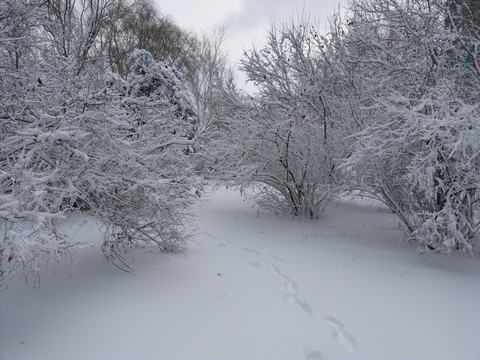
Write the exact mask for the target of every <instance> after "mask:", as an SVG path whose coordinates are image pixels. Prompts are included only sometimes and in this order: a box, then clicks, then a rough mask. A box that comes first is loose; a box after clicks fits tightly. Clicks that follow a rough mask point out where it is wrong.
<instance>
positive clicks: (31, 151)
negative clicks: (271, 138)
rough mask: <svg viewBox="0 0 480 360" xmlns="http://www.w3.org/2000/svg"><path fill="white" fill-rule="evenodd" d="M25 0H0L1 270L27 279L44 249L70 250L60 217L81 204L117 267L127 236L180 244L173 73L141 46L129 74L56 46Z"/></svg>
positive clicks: (179, 100)
mask: <svg viewBox="0 0 480 360" xmlns="http://www.w3.org/2000/svg"><path fill="white" fill-rule="evenodd" d="M30 5H31V4H29V3H27V4H23V5H22V7H17V6H16V5H15V2H7V3H5V4H2V5H0V10H1V11H2V12H4V13H5V14H7V15H8V16H0V18H1V19H2V20H1V23H0V26H1V27H0V36H1V37H2V38H3V40H2V41H1V42H0V72H1V74H0V79H1V82H0V117H1V121H2V127H1V133H0V161H1V171H0V221H1V223H0V228H1V231H2V237H1V239H2V240H1V241H2V242H1V244H0V256H1V268H0V270H1V274H0V275H1V280H4V279H6V278H7V277H12V276H24V277H26V278H30V277H33V278H35V279H36V277H37V275H38V272H39V270H40V269H41V267H42V265H43V264H44V262H45V260H47V259H52V258H53V259H57V260H63V259H65V258H68V257H70V256H71V255H72V252H73V251H74V249H75V246H76V245H77V244H75V243H73V242H72V241H71V239H70V238H69V237H68V236H67V235H66V233H65V232H64V231H63V230H62V225H64V224H65V221H66V220H67V219H68V217H69V215H70V214H72V213H73V212H77V211H82V210H86V211H89V212H90V213H91V214H92V215H94V216H95V218H96V219H98V220H99V221H101V222H102V224H103V225H104V230H105V238H104V242H103V250H104V252H105V255H106V256H107V258H109V259H110V260H112V261H113V262H114V264H116V265H117V266H119V267H121V268H124V269H126V268H127V267H128V266H127V265H126V264H124V263H123V260H122V256H121V252H122V250H124V249H126V248H128V247H131V246H141V245H143V244H155V245H156V246H158V247H159V248H160V249H161V250H165V251H178V250H180V249H182V248H183V246H184V240H185V237H186V226H187V224H188V218H189V212H188V208H189V205H190V204H191V202H192V199H193V197H192V190H191V189H192V187H193V186H194V185H195V184H194V177H193V176H192V172H191V171H190V165H189V163H188V161H187V160H188V159H187V157H186V156H185V155H184V154H185V149H186V148H188V147H189V146H191V145H192V142H193V140H192V139H189V138H188V133H189V127H190V124H189V121H188V116H189V113H188V112H189V108H190V105H189V100H188V96H187V94H186V92H185V90H184V88H183V85H182V80H181V77H180V76H179V73H178V72H177V71H176V70H175V69H172V68H170V67H168V66H166V65H165V64H163V63H159V62H155V61H154V60H153V59H152V58H151V56H150V54H148V53H147V52H141V51H136V52H134V53H133V55H132V57H131V61H132V62H134V63H135V64H136V65H137V66H136V72H135V73H134V74H132V76H131V77H130V78H129V80H128V81H123V80H122V79H121V78H120V77H119V76H116V75H115V74H107V75H105V72H104V71H103V70H102V68H101V67H99V66H97V65H98V64H97V63H96V60H95V59H92V60H91V61H90V60H85V58H83V57H82V58H79V57H76V56H63V54H60V53H58V52H57V51H56V50H55V46H53V45H54V44H55V43H56V41H55V40H56V39H51V38H49V37H48V36H47V35H46V33H45V32H44V28H43V27H41V26H38V20H39V19H43V18H42V17H43V16H46V13H45V12H44V13H42V12H41V11H40V10H41V7H38V6H33V5H32V6H30ZM2 15H3V13H2ZM42 21H46V20H42ZM15 22H16V23H15ZM11 23H15V24H13V25H12V24H11ZM20 25H21V26H20ZM19 31H20V33H19ZM64 35H65V34H64ZM59 36H60V35H59ZM72 43H73V44H74V43H75V42H74V41H72ZM16 50H18V51H16ZM76 53H79V54H83V52H76Z"/></svg>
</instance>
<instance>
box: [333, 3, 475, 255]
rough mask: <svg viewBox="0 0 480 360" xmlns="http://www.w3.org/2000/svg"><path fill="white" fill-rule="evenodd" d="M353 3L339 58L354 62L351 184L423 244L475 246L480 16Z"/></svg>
mask: <svg viewBox="0 0 480 360" xmlns="http://www.w3.org/2000/svg"><path fill="white" fill-rule="evenodd" d="M365 8H369V9H372V11H370V12H364V11H363V9H365ZM350 10H351V14H350V15H351V16H352V19H354V20H352V21H351V24H350V25H351V26H350V28H349V29H348V32H346V33H345V35H344V37H343V39H342V42H343V45H344V46H343V47H341V48H339V49H340V50H341V55H340V58H341V59H342V58H343V59H345V60H344V62H345V63H346V64H347V65H346V66H350V68H351V69H352V68H353V69H354V70H355V72H354V74H355V75H354V76H356V81H357V84H359V85H358V89H360V90H361V92H360V91H358V92H357V94H356V95H355V101H356V102H357V103H358V104H361V107H362V113H361V115H360V116H359V118H360V121H359V123H361V124H363V130H362V131H361V132H360V133H357V134H356V135H355V136H354V138H355V139H356V143H355V144H354V146H353V147H352V154H351V156H350V157H349V158H348V159H346V162H345V165H344V170H345V172H346V173H347V174H350V176H351V180H352V187H358V188H360V189H361V190H364V191H367V192H369V193H371V194H373V195H374V196H375V197H377V198H378V199H380V200H381V201H383V202H384V203H385V204H386V205H387V206H389V208H390V209H392V211H393V212H394V213H395V214H397V215H398V217H399V218H400V220H401V222H402V224H403V225H404V229H405V231H406V233H407V234H408V237H409V238H410V239H411V240H413V241H415V242H417V243H418V244H420V245H421V249H422V250H424V251H429V250H435V251H437V252H441V253H445V252H449V251H451V250H452V249H462V250H463V251H467V252H470V253H472V254H473V253H475V252H476V251H478V246H479V245H480V244H479V241H478V238H479V236H480V208H479V201H478V200H479V191H480V171H479V169H480V141H479V139H480V122H479V119H480V107H479V103H478V99H479V98H480V91H479V89H480V67H479V63H478V50H476V51H477V52H472V51H473V49H480V47H479V44H480V37H479V35H480V28H479V22H478V19H477V22H474V21H467V19H468V18H466V17H459V13H455V14H453V13H452V11H451V10H452V7H445V6H444V5H443V4H442V3H437V2H433V3H431V2H428V3H427V2H422V1H420V2H415V3H410V2H402V1H394V0H365V1H361V0H360V1H355V2H353V3H352V5H351V8H350ZM474 19H475V18H474ZM472 44H475V46H472ZM352 73H353V72H352ZM350 95H352V94H350ZM352 97H353V96H352ZM475 248H476V249H477V250H475Z"/></svg>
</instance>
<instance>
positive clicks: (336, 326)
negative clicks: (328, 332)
mask: <svg viewBox="0 0 480 360" xmlns="http://www.w3.org/2000/svg"><path fill="white" fill-rule="evenodd" d="M325 321H326V322H327V323H328V324H329V325H330V326H331V327H332V329H333V332H334V334H335V338H336V339H337V341H338V343H339V344H340V346H342V347H343V348H344V349H345V350H347V351H349V352H351V353H354V352H355V350H356V349H357V343H356V341H355V338H354V337H353V336H352V335H350V334H349V333H347V332H346V331H345V325H343V323H342V322H341V321H340V320H338V319H337V318H335V317H333V316H327V317H326V318H325Z"/></svg>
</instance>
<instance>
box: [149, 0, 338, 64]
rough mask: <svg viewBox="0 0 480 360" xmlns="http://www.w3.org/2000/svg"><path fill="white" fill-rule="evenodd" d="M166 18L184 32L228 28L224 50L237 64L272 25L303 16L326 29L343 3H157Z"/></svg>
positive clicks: (170, 0) (246, 0)
mask: <svg viewBox="0 0 480 360" xmlns="http://www.w3.org/2000/svg"><path fill="white" fill-rule="evenodd" d="M154 1H155V2H156V3H157V4H158V7H159V10H160V12H161V13H162V14H164V15H169V16H171V17H172V18H173V20H175V22H176V23H177V24H178V25H180V26H181V27H183V28H186V29H189V30H192V31H194V32H196V33H201V32H202V31H205V32H208V31H209V30H211V29H212V27H213V26H214V25H218V24H222V25H227V39H226V41H225V50H227V51H228V52H229V55H230V59H231V60H232V62H233V63H235V64H236V63H238V61H239V59H240V58H241V57H242V54H243V50H244V48H247V49H248V48H250V47H251V45H252V43H254V42H255V43H257V44H258V43H260V44H261V42H262V41H263V38H264V35H265V32H266V29H268V28H269V26H270V24H271V23H272V22H273V21H281V20H285V19H288V18H290V17H292V15H297V14H300V13H302V12H304V13H306V14H309V16H310V18H311V19H312V20H316V21H317V22H319V23H320V24H322V25H324V26H325V27H326V25H327V19H328V17H329V16H330V15H332V14H333V12H334V11H335V10H336V9H337V8H338V6H339V4H342V3H345V2H346V0H343V2H342V3H341V2H340V0H154Z"/></svg>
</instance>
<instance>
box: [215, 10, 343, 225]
mask: <svg viewBox="0 0 480 360" xmlns="http://www.w3.org/2000/svg"><path fill="white" fill-rule="evenodd" d="M242 67H243V70H244V72H245V73H246V74H247V76H248V80H249V81H252V82H253V83H254V84H255V85H256V87H257V91H258V94H257V95H256V96H255V97H254V98H251V99H242V98H241V97H239V96H237V97H236V100H232V103H231V106H232V111H231V114H232V115H231V119H232V120H231V128H230V129H229V131H230V132H231V142H232V144H233V148H234V149H233V151H232V153H230V154H228V155H227V154H220V155H219V156H218V162H219V163H220V165H222V163H224V162H225V163H232V164H238V165H240V166H239V167H238V168H236V169H234V170H233V171H230V172H227V171H225V170H224V171H225V174H226V176H227V177H230V178H232V179H234V180H235V181H238V182H240V183H242V184H244V185H246V184H249V183H250V184H251V183H257V184H263V185H262V186H260V187H259V189H260V195H259V199H260V203H261V204H262V205H263V206H266V207H269V208H272V209H276V210H283V211H286V212H289V213H292V214H294V215H296V216H302V217H310V218H316V217H318V216H319V215H320V214H321V213H322V211H323V210H324V208H325V206H326V204H328V202H329V200H331V199H332V197H333V196H334V193H335V191H336V188H337V184H338V181H339V179H338V167H337V163H336V159H338V158H339V157H340V156H341V155H340V154H341V153H342V151H343V150H342V149H343V145H342V141H341V138H342V136H341V135H340V128H339V127H338V125H337V124H336V122H335V121H334V118H333V116H332V111H331V109H330V103H329V99H330V96H329V94H328V93H329V91H330V89H329V88H330V86H331V83H330V82H329V81H330V80H331V78H329V77H328V76H327V74H326V73H325V71H324V70H325V69H326V63H325V58H324V50H323V44H322V41H321V39H320V36H319V34H318V32H317V31H316V29H315V28H314V27H313V26H312V25H311V24H310V23H309V21H308V20H306V19H300V20H299V21H294V20H292V21H291V22H285V23H283V24H279V25H278V24H277V25H274V26H273V27H272V29H271V30H270V31H269V33H268V37H267V44H266V46H265V47H264V48H262V49H253V50H252V51H250V52H247V53H246V55H245V59H244V60H243V66H242ZM230 98H231V99H233V98H235V97H234V96H230ZM230 148H232V147H230ZM227 151H228V150H227ZM219 168H221V169H223V167H222V166H219ZM232 173H233V174H232Z"/></svg>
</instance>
